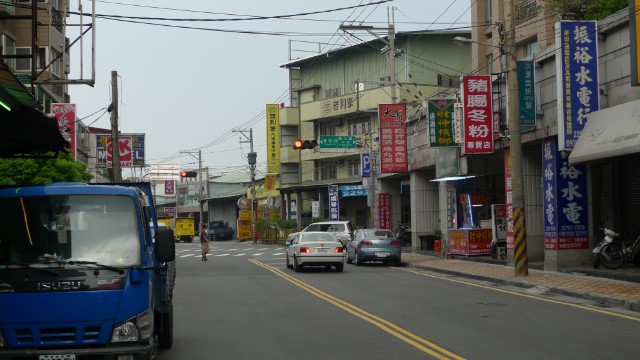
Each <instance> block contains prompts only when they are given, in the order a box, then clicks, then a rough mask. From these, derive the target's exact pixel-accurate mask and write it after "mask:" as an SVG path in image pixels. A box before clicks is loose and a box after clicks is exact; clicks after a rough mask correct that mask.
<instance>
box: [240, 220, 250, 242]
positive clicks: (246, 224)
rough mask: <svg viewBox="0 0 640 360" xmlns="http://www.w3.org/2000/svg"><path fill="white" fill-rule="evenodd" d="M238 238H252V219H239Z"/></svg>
mask: <svg viewBox="0 0 640 360" xmlns="http://www.w3.org/2000/svg"><path fill="white" fill-rule="evenodd" d="M237 225H238V226H237V228H238V239H251V220H238V221H237Z"/></svg>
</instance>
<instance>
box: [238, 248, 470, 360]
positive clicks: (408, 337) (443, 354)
mask: <svg viewBox="0 0 640 360" xmlns="http://www.w3.org/2000/svg"><path fill="white" fill-rule="evenodd" d="M249 261H251V262H252V263H254V264H256V265H258V266H260V267H263V268H265V269H267V270H269V271H271V272H272V273H274V274H275V275H277V276H279V277H281V278H283V279H285V280H287V281H289V282H290V283H292V284H294V285H296V286H298V287H300V288H302V289H304V290H305V291H307V292H309V293H310V294H313V295H315V296H316V297H318V298H320V299H322V300H325V301H327V302H329V303H331V304H333V305H335V306H337V307H339V308H340V309H342V310H344V311H346V312H348V313H350V314H352V315H354V316H357V317H359V318H361V319H362V320H364V321H366V322H368V323H370V324H372V325H374V326H377V327H378V328H380V329H381V330H383V331H385V332H387V333H389V334H391V335H393V336H395V337H396V338H398V339H400V340H402V341H404V342H405V343H407V344H410V345H412V346H414V347H415V348H416V349H419V350H421V351H423V352H425V353H427V354H429V355H431V356H433V357H434V358H436V359H458V360H462V359H464V358H463V357H461V356H458V355H456V354H454V353H452V352H450V351H448V350H447V349H444V348H442V347H440V346H438V345H436V344H434V343H432V342H430V341H428V340H425V339H423V338H421V337H420V336H418V335H416V334H413V333H411V332H409V331H407V330H405V329H403V328H401V327H400V326H398V325H396V324H394V323H392V322H390V321H387V320H385V319H382V318H380V317H378V316H375V315H373V314H371V313H368V312H366V311H364V310H362V309H360V308H359V307H357V306H353V305H351V304H349V303H348V302H346V301H343V300H340V299H338V298H336V297H334V296H331V295H329V294H327V293H325V292H324V291H321V290H319V289H317V288H315V287H313V286H311V285H309V284H307V283H305V282H303V281H300V280H299V279H297V278H295V277H293V276H291V275H289V274H287V273H285V272H283V271H281V270H279V269H277V268H275V267H273V266H269V265H267V264H265V263H262V262H260V261H258V260H256V259H251V260H249Z"/></svg>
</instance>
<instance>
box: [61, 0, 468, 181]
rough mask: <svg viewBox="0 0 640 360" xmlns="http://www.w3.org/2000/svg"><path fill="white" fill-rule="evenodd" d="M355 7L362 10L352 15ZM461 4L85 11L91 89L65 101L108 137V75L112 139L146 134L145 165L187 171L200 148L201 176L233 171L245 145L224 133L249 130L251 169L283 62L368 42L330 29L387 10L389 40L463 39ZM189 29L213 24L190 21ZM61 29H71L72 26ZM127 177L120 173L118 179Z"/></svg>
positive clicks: (198, 3) (210, 4) (332, 1)
mask: <svg viewBox="0 0 640 360" xmlns="http://www.w3.org/2000/svg"><path fill="white" fill-rule="evenodd" d="M77 4H78V0H72V8H71V9H70V10H71V11H78V8H77ZM82 4H83V5H84V9H83V10H84V12H91V8H90V2H89V1H86V0H85V1H82ZM364 4H372V5H367V6H361V7H358V6H360V5H364ZM470 4H471V1H470V0H443V1H436V0H395V1H384V0H323V1H307V0H303V1H300V0H298V1H293V0H269V1H265V0H248V1H244V0H239V1H219V0H189V1H182V2H176V1H169V0H136V1H133V0H120V1H99V0H97V1H96V9H95V11H96V13H97V14H98V16H99V17H98V18H97V24H96V43H95V49H96V81H95V85H94V86H93V87H91V86H88V85H70V86H69V93H70V95H71V102H72V103H75V104H76V105H77V116H78V119H82V121H83V122H84V124H85V125H90V126H93V127H100V128H107V129H109V128H110V122H109V114H108V113H106V111H105V110H106V107H107V106H108V105H109V103H110V102H111V72H112V71H117V72H118V77H119V79H118V89H119V112H120V114H119V115H120V116H119V123H120V131H121V132H123V133H145V134H146V148H145V152H146V153H145V157H146V162H147V164H155V163H162V164H179V165H180V166H181V168H183V169H195V168H197V167H198V164H197V161H196V160H195V159H194V158H193V157H192V156H189V155H187V154H183V153H181V151H195V152H197V151H198V150H199V149H201V150H202V158H203V167H209V168H210V169H211V170H212V172H213V173H222V172H229V171H235V170H237V169H242V168H245V167H247V165H246V164H247V160H246V154H247V152H249V143H248V142H246V143H243V142H241V141H245V140H246V139H245V138H244V137H242V135H241V134H240V133H237V132H233V130H234V129H237V130H248V129H250V128H251V129H253V144H254V151H256V152H257V154H258V164H259V167H261V166H260V164H264V163H265V156H266V147H265V144H266V131H265V127H266V125H265V118H264V110H265V104H269V103H272V104H273V103H282V102H284V103H285V104H286V105H287V106H288V105H289V99H288V73H287V70H286V69H282V68H280V65H281V64H283V63H285V62H287V61H288V60H289V59H290V55H291V58H292V59H295V58H302V57H307V56H311V55H313V54H314V52H316V53H317V52H318V51H322V52H325V51H328V50H330V49H335V48H337V47H339V46H345V45H347V46H348V45H353V44H356V43H357V42H359V41H360V40H369V39H370V38H371V37H370V36H367V34H366V33H363V32H359V33H358V34H357V36H358V38H355V37H353V36H348V35H346V34H344V33H343V32H341V31H339V30H338V26H339V25H340V24H341V23H346V24H355V25H372V26H376V27H385V26H387V19H388V13H389V11H388V9H389V8H390V7H394V8H395V11H394V12H393V13H394V19H395V26H396V31H399V32H404V31H417V30H426V29H429V30H435V29H469V25H470V10H469V7H470ZM344 8H348V9H344ZM337 9H342V10H337ZM310 13H313V14H310ZM298 14H306V15H298ZM108 15H111V16H118V18H115V17H112V18H109V17H108ZM291 15H295V16H291ZM135 17H144V18H135ZM252 17H253V18H254V19H249V18H252ZM255 17H271V19H255ZM273 17H280V18H275V19H274V18H273ZM116 19H119V20H116ZM162 19H188V20H189V21H175V20H173V21H169V20H162ZM201 19H212V20H216V21H194V20H201ZM237 19H243V20H240V21H237ZM89 20H90V19H89V18H85V19H84V22H85V23H86V22H88V21H89ZM223 20H225V21H223ZM231 20H233V21H231ZM72 21H75V22H76V23H77V22H78V20H77V18H74V17H71V18H70V22H72ZM158 24H162V25H167V26H158ZM73 31H74V29H72V28H71V27H69V28H68V29H67V36H68V37H69V38H70V39H71V40H72V41H73V40H74V39H75V37H76V36H77V35H74V32H73ZM75 31H76V32H77V30H75ZM88 40H89V39H87V40H85V42H84V44H83V48H84V54H85V63H84V73H85V74H84V77H85V78H87V77H88V76H90V73H89V70H90V63H89V62H88V61H89V58H88V57H87V55H88V53H89V50H90V46H91V44H90V42H89V41H88ZM78 46H79V43H78V44H77V45H74V47H73V48H72V50H71V62H72V64H71V70H72V73H71V78H74V79H75V78H78V77H79V74H80V73H79V70H80V69H79V67H80V57H79V54H80V50H79V47H78ZM290 48H291V49H292V50H291V54H290V51H289V49H290ZM381 56H382V55H381ZM246 134H247V135H248V134H249V133H248V132H247V133H246ZM262 167H263V166H262ZM129 173H130V172H129V171H128V170H124V171H123V176H124V177H127V176H128V175H129ZM138 173H139V172H138Z"/></svg>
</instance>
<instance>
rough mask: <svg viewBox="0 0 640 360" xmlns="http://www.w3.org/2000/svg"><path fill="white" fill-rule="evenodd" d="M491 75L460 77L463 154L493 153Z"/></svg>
mask: <svg viewBox="0 0 640 360" xmlns="http://www.w3.org/2000/svg"><path fill="white" fill-rule="evenodd" d="M492 96H493V93H492V90H491V75H473V76H463V77H462V101H463V105H464V110H463V114H462V120H463V125H462V131H463V134H464V135H463V138H464V145H463V146H462V152H463V153H464V154H491V153H493V98H492Z"/></svg>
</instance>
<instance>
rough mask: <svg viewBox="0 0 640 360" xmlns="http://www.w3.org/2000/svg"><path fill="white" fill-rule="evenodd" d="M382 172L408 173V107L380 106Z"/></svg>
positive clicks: (400, 105)
mask: <svg viewBox="0 0 640 360" xmlns="http://www.w3.org/2000/svg"><path fill="white" fill-rule="evenodd" d="M378 116H379V117H380V163H381V164H380V171H381V172H382V173H383V174H384V173H398V172H407V171H408V169H409V166H408V162H407V124H406V119H407V106H406V105H405V104H380V105H379V106H378Z"/></svg>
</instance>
